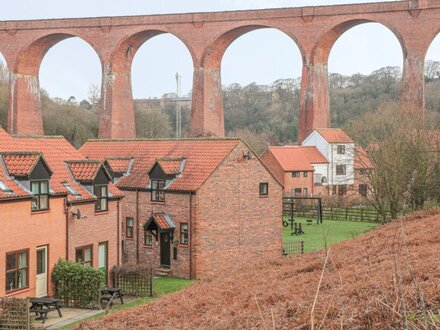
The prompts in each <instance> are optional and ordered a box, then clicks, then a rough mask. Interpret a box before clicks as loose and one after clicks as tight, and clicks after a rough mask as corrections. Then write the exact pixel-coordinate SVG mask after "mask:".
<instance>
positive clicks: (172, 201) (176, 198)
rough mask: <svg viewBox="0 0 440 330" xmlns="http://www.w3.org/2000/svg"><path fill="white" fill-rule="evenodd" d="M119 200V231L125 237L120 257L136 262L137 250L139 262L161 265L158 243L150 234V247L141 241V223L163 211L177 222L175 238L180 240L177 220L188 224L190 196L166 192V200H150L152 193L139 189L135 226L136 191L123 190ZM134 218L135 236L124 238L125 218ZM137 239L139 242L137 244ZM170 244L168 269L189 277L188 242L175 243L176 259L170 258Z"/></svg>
mask: <svg viewBox="0 0 440 330" xmlns="http://www.w3.org/2000/svg"><path fill="white" fill-rule="evenodd" d="M124 194H125V197H124V199H123V200H122V233H123V240H124V243H123V244H124V250H123V259H124V261H125V262H136V254H137V253H136V250H137V249H138V253H139V262H140V263H143V264H147V265H150V266H152V267H154V268H159V267H160V245H159V244H160V242H159V241H158V240H156V239H155V238H154V237H153V246H147V245H145V244H144V230H143V227H142V226H143V225H144V224H145V223H146V222H147V221H148V220H149V219H150V217H151V214H152V212H166V213H168V215H169V216H170V217H171V219H172V220H173V222H174V224H175V225H176V229H175V231H174V237H177V238H179V239H180V223H182V222H186V223H188V226H189V223H190V214H189V213H190V196H189V194H188V193H182V194H179V193H169V192H167V193H166V194H165V203H157V202H151V193H150V192H147V191H140V192H138V197H137V198H138V201H139V202H138V212H139V223H138V225H136V212H137V210H136V194H137V193H136V192H135V191H124ZM127 217H131V218H133V220H134V235H133V236H134V238H132V239H130V238H127V237H126V218H127ZM136 240H137V241H138V247H137V243H136ZM172 249H173V244H171V251H170V256H171V269H172V275H173V276H179V277H189V259H190V258H189V245H182V244H178V245H177V260H174V259H173V253H172V252H173V251H172Z"/></svg>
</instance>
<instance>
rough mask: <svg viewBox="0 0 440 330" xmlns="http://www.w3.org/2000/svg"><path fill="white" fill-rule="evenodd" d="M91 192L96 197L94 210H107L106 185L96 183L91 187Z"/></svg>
mask: <svg viewBox="0 0 440 330" xmlns="http://www.w3.org/2000/svg"><path fill="white" fill-rule="evenodd" d="M93 192H94V194H95V196H96V198H97V200H96V201H95V212H104V211H107V210H108V201H107V198H108V186H107V185H106V184H105V185H96V186H94V187H93Z"/></svg>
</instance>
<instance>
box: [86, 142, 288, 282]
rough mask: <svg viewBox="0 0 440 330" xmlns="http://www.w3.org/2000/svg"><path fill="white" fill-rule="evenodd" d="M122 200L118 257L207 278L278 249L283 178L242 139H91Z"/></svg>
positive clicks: (90, 154)
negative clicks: (279, 177)
mask: <svg viewBox="0 0 440 330" xmlns="http://www.w3.org/2000/svg"><path fill="white" fill-rule="evenodd" d="M80 151H81V152H82V153H83V155H84V156H86V157H87V158H88V159H95V160H100V161H104V162H105V166H106V168H107V170H108V172H109V173H110V174H111V176H112V178H113V182H114V183H115V184H116V186H117V187H118V188H119V189H120V190H122V191H123V192H124V195H125V197H124V199H123V201H122V203H121V205H122V217H123V230H122V238H123V241H122V243H123V244H122V245H123V260H124V261H125V262H134V263H142V264H146V265H151V266H153V267H155V268H158V267H161V268H162V269H164V270H166V269H168V270H169V271H170V272H171V273H172V274H173V275H174V276H180V277H186V278H206V277H210V276H211V275H213V274H216V273H220V272H224V271H227V270H228V269H229V267H231V266H234V265H241V264H243V263H246V262H249V261H250V260H254V259H258V258H259V257H272V256H273V257H275V256H279V255H280V254H281V238H282V221H281V219H282V186H281V184H280V183H279V182H278V181H277V179H276V178H275V177H274V176H273V175H272V173H271V172H270V171H269V170H268V169H267V168H266V167H265V165H264V164H263V163H262V162H261V161H260V159H259V158H258V157H257V156H256V155H255V154H254V153H253V151H252V150H251V149H250V148H249V147H248V146H247V145H246V144H245V143H244V142H243V141H241V140H240V139H180V140H172V139H170V140H120V141H116V140H113V141H112V140H93V141H89V142H87V143H86V144H85V145H84V146H83V147H82V148H81V149H80Z"/></svg>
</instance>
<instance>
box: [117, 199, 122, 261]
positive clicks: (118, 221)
mask: <svg viewBox="0 0 440 330" xmlns="http://www.w3.org/2000/svg"><path fill="white" fill-rule="evenodd" d="M116 203H117V204H116V209H117V212H118V216H117V221H116V226H117V242H116V248H117V252H116V264H117V265H118V266H119V265H120V262H119V258H120V241H121V240H120V233H119V229H120V226H121V221H120V220H121V217H120V213H119V212H120V211H119V203H120V201H117V202H116Z"/></svg>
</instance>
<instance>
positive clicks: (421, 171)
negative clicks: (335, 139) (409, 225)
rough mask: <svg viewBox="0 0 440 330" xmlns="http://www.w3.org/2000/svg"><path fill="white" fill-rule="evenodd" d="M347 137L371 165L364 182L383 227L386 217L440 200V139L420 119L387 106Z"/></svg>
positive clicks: (359, 123) (367, 117) (356, 125)
mask: <svg viewBox="0 0 440 330" xmlns="http://www.w3.org/2000/svg"><path fill="white" fill-rule="evenodd" d="M349 132H350V135H351V136H352V137H353V138H354V139H355V141H356V142H358V143H359V144H360V145H361V146H362V147H364V148H365V152H366V157H365V158H364V161H365V160H368V161H370V162H371V163H372V165H373V170H371V171H367V172H366V173H364V180H365V182H366V183H367V184H368V186H369V190H370V203H371V205H372V206H374V207H375V208H376V209H377V211H378V212H379V213H380V214H381V215H382V218H383V220H384V221H385V219H386V212H387V211H389V212H390V213H391V216H392V218H396V217H397V216H398V214H399V212H401V211H402V210H403V209H404V208H405V207H406V208H409V209H411V210H418V209H421V208H423V206H424V204H425V202H426V201H428V200H433V199H436V198H438V197H437V196H438V191H437V190H438V182H439V180H440V178H439V172H440V170H439V166H440V165H439V160H440V157H439V150H440V149H439V142H440V139H439V136H440V135H439V132H438V131H435V130H432V129H431V126H430V123H428V122H427V121H426V120H425V118H424V117H423V115H422V114H420V113H419V112H417V111H413V109H405V108H402V107H400V106H399V105H398V104H396V103H389V104H386V105H383V106H382V107H381V108H380V109H379V110H378V111H377V112H376V113H370V114H366V115H364V116H363V117H362V118H361V119H360V120H358V121H356V122H354V123H352V124H351V126H350V128H349Z"/></svg>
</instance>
